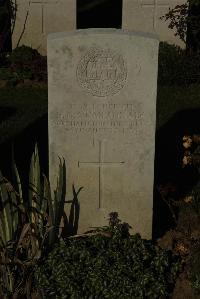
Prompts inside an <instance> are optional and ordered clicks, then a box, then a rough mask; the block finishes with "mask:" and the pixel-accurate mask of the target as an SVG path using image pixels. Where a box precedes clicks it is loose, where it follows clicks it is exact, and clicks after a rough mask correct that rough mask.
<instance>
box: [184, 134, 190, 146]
mask: <svg viewBox="0 0 200 299" xmlns="http://www.w3.org/2000/svg"><path fill="white" fill-rule="evenodd" d="M191 146H192V137H191V136H183V147H184V148H189V147H191Z"/></svg>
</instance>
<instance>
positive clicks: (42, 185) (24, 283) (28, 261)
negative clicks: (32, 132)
mask: <svg viewBox="0 0 200 299" xmlns="http://www.w3.org/2000/svg"><path fill="white" fill-rule="evenodd" d="M12 171H13V181H14V182H13V183H14V186H15V188H14V187H13V185H11V183H10V182H9V181H8V180H6V179H5V178H4V177H3V176H2V174H1V173H0V294H1V296H4V297H1V298H8V296H11V295H12V296H13V298H21V296H22V295H25V294H26V296H29V295H30V292H31V289H32V275H33V271H34V268H35V266H36V264H37V262H38V261H39V259H40V258H41V257H42V256H43V255H45V253H46V251H48V250H49V248H50V247H51V246H52V244H53V243H55V242H56V241H57V240H58V239H59V226H60V221H61V218H62V216H63V215H64V203H65V191H66V190H65V188H63V186H64V184H65V180H66V175H65V163H64V162H63V163H62V161H61V160H60V164H59V175H58V185H57V188H56V190H55V198H54V197H53V200H52V199H51V190H50V185H49V182H48V180H47V178H46V177H45V176H44V177H43V179H42V176H41V171H40V163H39V153H38V148H37V145H36V146H35V151H34V153H33V155H32V158H31V163H30V171H29V196H28V198H27V199H26V198H24V196H23V193H24V192H23V190H22V185H21V180H20V176H19V173H18V170H17V167H16V165H15V162H14V160H13V163H12ZM27 298H28V297H27Z"/></svg>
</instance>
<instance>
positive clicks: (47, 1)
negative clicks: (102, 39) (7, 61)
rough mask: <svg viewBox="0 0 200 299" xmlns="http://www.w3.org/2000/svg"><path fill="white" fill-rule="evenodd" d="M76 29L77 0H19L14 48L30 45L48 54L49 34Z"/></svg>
mask: <svg viewBox="0 0 200 299" xmlns="http://www.w3.org/2000/svg"><path fill="white" fill-rule="evenodd" d="M75 29H76V1H75V0H30V1H29V0H17V14H16V23H15V30H14V32H13V36H12V44H13V48H15V47H16V46H17V43H18V41H19V39H20V36H21V34H22V33H23V35H22V38H21V40H20V43H19V45H26V46H30V47H32V48H34V49H38V51H39V52H40V53H41V54H43V55H46V51H47V34H49V33H53V32H59V31H71V30H75Z"/></svg>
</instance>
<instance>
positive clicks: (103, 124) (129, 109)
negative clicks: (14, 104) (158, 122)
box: [50, 104, 144, 133]
mask: <svg viewBox="0 0 200 299" xmlns="http://www.w3.org/2000/svg"><path fill="white" fill-rule="evenodd" d="M139 110H140V109H139ZM50 117H51V121H52V124H53V125H55V126H60V127H62V128H64V129H65V130H66V131H74V132H83V133H84V132H86V133H87V132H106V131H109V132H110V131H111V132H119V131H121V132H125V131H134V133H137V131H138V129H139V128H140V127H142V123H143V119H144V115H143V113H142V112H139V111H138V110H136V107H135V105H134V104H81V105H80V104H70V105H67V106H66V112H65V113H63V112H55V111H54V112H52V114H51V116H50Z"/></svg>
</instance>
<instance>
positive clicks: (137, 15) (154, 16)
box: [122, 0, 186, 47]
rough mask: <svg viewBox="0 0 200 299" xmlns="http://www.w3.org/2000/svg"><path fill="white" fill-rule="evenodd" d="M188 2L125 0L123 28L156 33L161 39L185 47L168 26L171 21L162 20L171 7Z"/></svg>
mask: <svg viewBox="0 0 200 299" xmlns="http://www.w3.org/2000/svg"><path fill="white" fill-rule="evenodd" d="M184 3H186V1H185V0H123V13H122V28H123V29H127V30H130V31H132V30H134V31H135V30H138V31H141V32H152V33H156V34H157V35H158V37H159V39H160V40H161V41H167V42H169V43H171V44H176V45H179V46H181V47H185V44H184V43H183V42H182V41H181V40H180V39H179V37H178V36H175V35H174V33H175V31H174V30H172V29H169V28H168V25H169V21H167V22H166V21H165V20H160V17H162V16H163V15H165V14H166V13H167V12H168V11H169V8H174V7H175V6H176V5H181V4H184Z"/></svg>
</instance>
